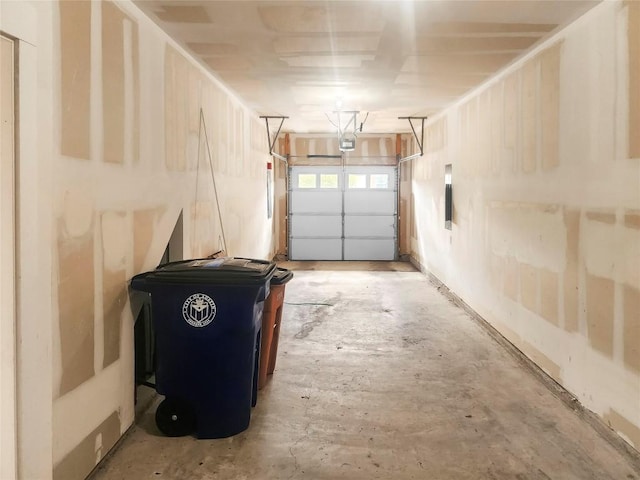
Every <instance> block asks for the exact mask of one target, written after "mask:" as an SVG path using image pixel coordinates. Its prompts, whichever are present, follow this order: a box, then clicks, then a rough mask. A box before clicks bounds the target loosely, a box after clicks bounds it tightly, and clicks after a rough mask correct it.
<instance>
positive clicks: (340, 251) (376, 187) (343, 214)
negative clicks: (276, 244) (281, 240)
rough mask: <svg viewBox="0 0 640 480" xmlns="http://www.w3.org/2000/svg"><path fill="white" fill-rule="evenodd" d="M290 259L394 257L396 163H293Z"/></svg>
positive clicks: (391, 258) (386, 258) (290, 206)
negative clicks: (341, 165) (328, 164)
mask: <svg viewBox="0 0 640 480" xmlns="http://www.w3.org/2000/svg"><path fill="white" fill-rule="evenodd" d="M290 173H291V181H290V190H289V258H290V259H291V260H394V259H395V258H396V250H397V248H396V232H397V228H396V226H397V222H396V210H397V209H396V204H397V189H396V188H397V187H396V185H397V182H396V173H397V172H396V168H395V167H345V168H343V167H310V166H304V167H302V166H301V167H292V168H291V172H290Z"/></svg>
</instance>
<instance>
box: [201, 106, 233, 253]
mask: <svg viewBox="0 0 640 480" xmlns="http://www.w3.org/2000/svg"><path fill="white" fill-rule="evenodd" d="M200 122H201V125H202V127H203V129H204V139H205V142H206V143H207V154H208V156H209V166H210V167H211V181H212V182H213V192H214V194H215V197H216V206H217V208H218V219H219V220H220V231H221V232H222V241H223V242H224V251H225V254H226V255H230V252H229V250H228V249H227V237H226V236H225V234H224V224H223V223H222V212H221V211H220V200H219V199H218V188H217V186H216V177H215V174H214V172H213V160H212V158H211V148H210V147H209V136H208V135H207V123H206V122H205V120H204V112H203V111H202V108H201V109H200Z"/></svg>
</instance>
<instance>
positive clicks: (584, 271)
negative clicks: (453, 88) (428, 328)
mask: <svg viewBox="0 0 640 480" xmlns="http://www.w3.org/2000/svg"><path fill="white" fill-rule="evenodd" d="M639 11H640V4H639V3H638V2H622V1H613V2H604V3H603V4H601V5H599V6H598V7H596V8H595V9H593V10H592V11H590V12H589V13H588V14H586V15H585V16H584V17H582V18H581V19H579V20H578V21H576V22H575V23H574V24H572V25H571V26H569V27H568V28H567V29H565V30H564V31H562V32H560V33H559V34H558V35H556V36H555V37H553V38H552V39H551V40H550V41H549V42H546V43H545V44H544V45H543V46H541V48H538V49H537V50H536V51H534V52H533V53H532V54H531V55H529V56H528V57H527V58H525V59H523V61H520V62H518V63H517V64H515V65H514V66H513V67H511V68H510V69H508V70H507V71H506V72H505V73H504V74H502V75H500V76H498V77H497V78H496V79H494V80H492V81H491V82H489V83H488V84H487V85H485V86H484V87H483V88H481V89H479V90H478V91H475V92H473V93H472V94H470V95H469V96H467V97H465V98H464V99H463V100H462V101H461V102H460V103H458V104H456V105H455V106H453V107H451V108H449V109H448V110H446V111H445V112H444V113H443V114H442V115H440V116H439V117H437V118H434V119H433V120H430V122H429V123H428V134H427V137H428V141H427V154H426V155H425V156H424V157H422V158H421V159H419V160H417V161H415V162H414V164H413V166H412V167H413V172H412V174H413V181H412V185H411V189H412V198H413V201H412V212H411V215H412V222H414V224H415V228H413V229H411V231H412V239H411V254H412V256H413V258H414V259H415V260H416V261H417V262H419V263H420V264H421V265H423V266H424V267H425V268H426V269H427V270H429V271H430V272H432V273H433V274H434V275H435V276H436V277H438V278H439V279H440V280H442V281H443V282H444V283H445V284H447V285H448V286H449V287H450V288H451V289H452V290H453V291H454V292H455V293H456V294H457V295H458V296H460V297H461V298H462V299H463V300H464V301H465V302H466V303H468V304H469V305H470V306H471V307H472V308H474V309H475V310H476V311H477V312H478V313H479V314H480V315H482V316H483V317H484V318H485V319H486V320H488V321H489V322H490V323H491V324H492V325H493V326H494V327H496V328H497V329H498V330H499V331H500V332H501V333H502V334H503V335H504V336H505V337H506V338H507V339H509V340H510V341H511V342H512V343H513V344H515V345H516V346H517V347H518V348H519V349H521V350H522V351H523V352H524V353H525V354H526V355H527V356H529V357H530V358H531V359H532V360H533V361H535V362H536V363H537V364H538V365H539V366H540V367H541V368H542V369H543V370H545V371H546V372H547V373H548V374H549V375H551V376H552V377H553V378H554V379H556V380H557V381H558V382H559V383H561V384H562V385H563V386H565V387H566V388H567V389H568V390H569V391H571V392H572V393H573V394H575V395H576V397H577V398H578V399H579V400H580V402H582V403H583V404H584V405H585V406H586V407H587V408H589V409H591V410H593V411H595V412H596V413H598V414H599V415H600V416H601V417H602V418H603V419H604V420H605V421H607V422H608V423H609V424H610V425H611V427H612V428H613V429H615V430H616V431H617V432H618V433H619V434H620V435H621V436H622V437H623V438H625V439H626V440H627V441H628V442H629V443H630V444H631V445H633V446H635V447H636V448H640V348H639V347H638V345H639V340H640V314H639V312H640V228H639V226H640V158H639V153H638V150H637V139H638V131H640V129H639V126H638V124H637V118H638V115H639V114H638V112H639V110H640V108H639V105H638V103H637V100H638V92H639V91H640V84H639V83H638V78H640V77H638V75H639V66H638V47H639V46H640V44H639V43H638V39H639V38H640V20H639V18H640V17H639V13H638V12H639ZM447 164H452V169H453V197H454V199H453V204H454V213H453V229H452V230H451V231H449V230H446V229H445V227H444V225H445V222H444V191H445V189H444V170H445V165H447Z"/></svg>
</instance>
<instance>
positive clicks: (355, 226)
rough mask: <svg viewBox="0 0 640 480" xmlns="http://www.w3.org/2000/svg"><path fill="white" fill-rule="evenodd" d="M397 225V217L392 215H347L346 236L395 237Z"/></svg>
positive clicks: (345, 220)
mask: <svg viewBox="0 0 640 480" xmlns="http://www.w3.org/2000/svg"><path fill="white" fill-rule="evenodd" d="M395 226H396V225H395V217H392V216H376V217H374V216H368V215H367V216H346V217H345V218H344V236H345V237H386V238H394V236H395V231H396V228H395Z"/></svg>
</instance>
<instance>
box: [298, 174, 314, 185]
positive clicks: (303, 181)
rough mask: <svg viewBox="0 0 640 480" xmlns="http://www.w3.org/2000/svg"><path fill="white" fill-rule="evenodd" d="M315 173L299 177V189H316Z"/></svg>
mask: <svg viewBox="0 0 640 480" xmlns="http://www.w3.org/2000/svg"><path fill="white" fill-rule="evenodd" d="M316 181H317V180H316V175H315V173H313V174H309V173H301V174H300V175H298V188H316Z"/></svg>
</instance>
